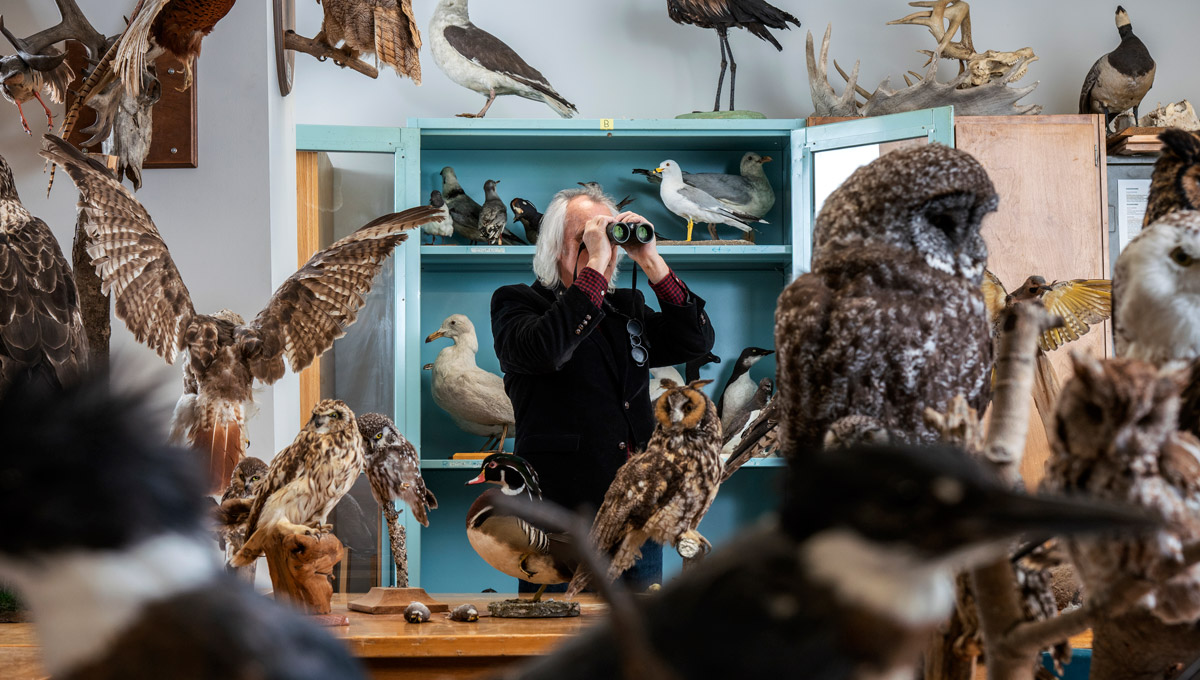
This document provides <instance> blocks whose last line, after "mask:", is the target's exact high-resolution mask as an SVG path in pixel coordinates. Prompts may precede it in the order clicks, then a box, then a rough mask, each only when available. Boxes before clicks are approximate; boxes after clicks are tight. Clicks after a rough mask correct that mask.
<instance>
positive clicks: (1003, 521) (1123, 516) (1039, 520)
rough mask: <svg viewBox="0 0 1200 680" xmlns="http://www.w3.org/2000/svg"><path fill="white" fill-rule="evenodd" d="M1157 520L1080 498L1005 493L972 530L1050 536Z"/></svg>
mask: <svg viewBox="0 0 1200 680" xmlns="http://www.w3.org/2000/svg"><path fill="white" fill-rule="evenodd" d="M1160 524H1161V519H1159V518H1157V517H1155V516H1154V515H1152V514H1149V513H1147V512H1145V511H1143V510H1142V509H1140V508H1134V507H1121V506H1119V505H1113V504H1107V503H1096V502H1092V501H1083V500H1080V499H1068V498H1054V497H1040V496H1026V495H1005V496H1004V497H1002V498H999V499H996V500H995V501H994V502H993V503H990V504H989V505H988V512H987V517H986V518H981V519H980V523H979V524H976V525H975V527H974V529H973V530H974V531H976V532H978V533H980V534H984V535H988V534H990V536H991V537H995V538H1000V537H1004V536H1013V535H1017V534H1022V533H1028V534H1034V535H1046V536H1053V535H1056V534H1064V533H1071V534H1075V533H1089V532H1097V531H1105V532H1110V531H1130V530H1133V531H1137V530H1146V529H1152V528H1154V527H1156V526H1158V525H1160Z"/></svg>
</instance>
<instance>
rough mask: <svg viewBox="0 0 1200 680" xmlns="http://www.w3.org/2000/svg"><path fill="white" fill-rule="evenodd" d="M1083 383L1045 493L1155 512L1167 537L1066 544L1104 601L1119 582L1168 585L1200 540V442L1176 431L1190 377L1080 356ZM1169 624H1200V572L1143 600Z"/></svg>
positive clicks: (1061, 423)
mask: <svg viewBox="0 0 1200 680" xmlns="http://www.w3.org/2000/svg"><path fill="white" fill-rule="evenodd" d="M1072 359H1073V360H1074V362H1075V377H1074V379H1073V380H1070V381H1069V382H1068V383H1067V385H1066V386H1065V387H1064V388H1063V392H1062V395H1061V396H1060V397H1059V401H1058V410H1057V413H1056V422H1057V425H1056V427H1055V432H1054V436H1053V437H1052V442H1051V450H1052V452H1051V456H1050V460H1049V462H1048V463H1047V465H1046V477H1045V480H1044V481H1043V482H1042V484H1043V486H1044V487H1046V488H1047V489H1050V490H1052V491H1056V492H1060V493H1069V494H1079V495H1086V496H1090V497H1094V498H1098V499H1103V500H1108V501H1115V502H1120V503H1127V504H1130V505H1136V506H1140V507H1144V508H1147V509H1148V510H1150V511H1152V512H1154V513H1156V514H1160V515H1162V516H1163V517H1164V519H1165V520H1166V528H1163V529H1160V530H1158V531H1155V532H1153V533H1150V534H1145V535H1143V536H1139V537H1136V538H1119V539H1118V538H1114V537H1111V536H1108V537H1096V538H1089V539H1083V538H1077V539H1072V540H1071V541H1070V542H1069V543H1068V547H1069V549H1070V553H1071V559H1072V561H1073V562H1074V563H1075V566H1076V569H1077V571H1078V573H1079V577H1080V580H1081V581H1082V582H1083V585H1084V587H1085V588H1086V589H1087V591H1088V592H1090V593H1091V594H1092V596H1093V597H1096V596H1099V597H1104V594H1105V593H1106V592H1107V590H1108V588H1109V587H1110V586H1111V585H1112V584H1113V583H1114V582H1116V581H1117V580H1119V579H1121V578H1123V577H1127V576H1134V577H1138V578H1141V579H1147V580H1150V581H1161V580H1162V574H1163V573H1164V570H1166V569H1169V568H1172V567H1173V566H1175V565H1177V564H1178V563H1179V561H1180V560H1181V559H1182V552H1181V551H1182V547H1183V545H1184V544H1187V543H1192V542H1195V541H1196V540H1197V539H1200V441H1198V440H1197V439H1196V438H1195V437H1193V436H1192V435H1190V434H1187V433H1180V432H1177V431H1176V424H1177V419H1178V413H1179V396H1180V390H1181V389H1182V376H1181V375H1179V374H1163V373H1160V372H1159V370H1158V369H1156V368H1155V367H1154V366H1153V365H1151V364H1149V363H1146V362H1143V361H1139V360H1137V359H1110V360H1108V361H1099V360H1097V359H1095V358H1093V357H1090V356H1087V355H1085V354H1083V353H1078V352H1077V353H1075V354H1073V355H1072ZM1144 604H1145V606H1146V607H1147V608H1148V609H1150V610H1152V611H1153V612H1154V614H1155V616H1157V617H1158V618H1159V619H1161V620H1162V621H1163V622H1164V623H1168V624H1171V623H1180V622H1184V621H1195V620H1197V618H1200V566H1193V567H1192V568H1190V569H1188V570H1187V571H1186V572H1184V573H1183V574H1180V575H1178V576H1176V577H1174V578H1172V579H1170V580H1168V581H1166V582H1165V583H1162V584H1161V585H1160V586H1159V587H1158V588H1157V589H1156V590H1155V592H1153V593H1151V594H1150V595H1148V596H1147V597H1146V599H1145V600H1144Z"/></svg>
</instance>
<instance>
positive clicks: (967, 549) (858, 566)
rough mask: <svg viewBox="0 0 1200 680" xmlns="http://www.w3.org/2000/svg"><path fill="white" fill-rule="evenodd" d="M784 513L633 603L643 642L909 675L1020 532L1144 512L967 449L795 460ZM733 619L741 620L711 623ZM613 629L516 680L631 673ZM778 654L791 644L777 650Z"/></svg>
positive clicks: (740, 670)
mask: <svg viewBox="0 0 1200 680" xmlns="http://www.w3.org/2000/svg"><path fill="white" fill-rule="evenodd" d="M789 458H802V459H804V460H805V462H806V464H805V465H804V467H803V468H797V469H795V470H793V474H791V475H790V476H789V477H788V481H787V485H788V488H787V490H786V492H785V493H783V494H782V496H783V497H784V498H785V499H786V500H785V502H784V505H783V507H782V508H781V509H780V514H779V519H778V521H776V522H772V523H770V524H760V525H759V526H757V527H755V528H752V529H749V530H747V531H745V532H743V534H742V535H741V536H739V537H738V538H737V539H735V540H734V541H733V542H732V543H730V544H729V545H727V546H723V547H722V548H721V549H719V550H717V551H716V552H714V553H713V554H711V555H709V556H708V557H707V558H706V559H705V560H704V561H703V562H701V563H700V564H699V565H697V566H696V567H695V568H693V569H689V570H686V571H684V572H683V574H681V575H680V576H679V577H678V578H676V579H674V580H672V581H671V583H669V584H667V585H666V586H665V587H663V589H662V590H661V591H660V592H659V593H657V594H656V595H655V596H654V597H651V598H645V599H644V600H642V601H641V602H639V603H638V611H639V614H640V618H641V621H642V624H643V625H644V629H643V631H644V632H643V635H644V639H646V640H647V641H648V642H649V643H650V645H649V646H651V647H652V648H653V651H654V653H655V654H656V655H657V656H658V657H659V659H660V660H661V661H662V662H663V663H664V664H665V665H666V666H668V667H669V668H670V670H672V671H674V677H677V678H794V677H803V678H828V679H830V680H833V679H839V680H841V679H846V680H849V679H856V680H864V679H867V678H875V679H879V678H911V677H913V673H912V667H913V665H914V664H915V663H916V661H917V659H919V658H920V650H922V649H923V648H925V647H926V646H927V645H928V643H929V635H930V634H931V633H932V632H933V630H934V629H935V628H936V627H937V626H938V625H939V624H941V623H942V622H943V621H944V620H945V618H946V617H947V616H948V615H949V614H950V611H951V609H952V608H953V607H954V574H955V573H956V572H957V571H958V569H960V568H964V567H969V566H974V565H978V564H983V563H985V562H986V561H987V560H990V559H995V558H997V557H999V556H1001V555H1004V554H1005V553H1006V551H1007V549H1008V547H1009V545H1010V544H1011V541H1012V540H1013V538H1014V537H1016V536H1019V535H1021V534H1023V533H1025V532H1029V533H1031V534H1034V535H1052V534H1055V533H1066V532H1087V531H1101V530H1112V531H1122V530H1125V531H1129V530H1136V529H1141V528H1143V527H1147V526H1151V525H1152V522H1151V521H1149V520H1148V519H1147V518H1146V516H1144V515H1142V514H1140V513H1139V512H1137V511H1136V510H1127V509H1123V508H1115V507H1112V506H1108V505H1101V504H1099V503H1096V502H1094V501H1087V500H1083V499H1054V498H1039V497H1036V496H1031V495H1026V494H1023V493H1014V492H1013V491H1010V490H1008V489H1006V488H1003V486H1002V485H1001V484H1000V483H999V481H998V480H997V479H996V476H995V475H994V474H993V473H992V472H991V471H988V470H984V469H982V468H981V467H980V466H979V464H978V463H976V462H975V461H973V460H972V459H971V458H969V457H968V456H966V455H965V454H963V453H962V452H960V451H951V450H947V449H918V448H902V447H886V448H883V447H875V448H866V447H861V446H860V447H855V448H852V449H846V450H839V451H827V452H820V453H817V452H813V453H811V454H810V453H808V452H806V453H803V454H795V453H791V454H789ZM714 612H721V613H725V614H731V613H736V616H737V618H738V621H739V622H740V623H739V625H737V626H733V627H729V626H714V625H712V622H713V614H714ZM620 640H621V637H620V636H619V635H616V634H614V631H613V628H612V623H611V622H605V623H603V624H600V625H597V626H596V627H594V628H591V629H589V630H588V631H586V632H585V633H583V634H582V635H580V636H579V637H577V638H576V639H573V640H571V641H569V642H567V643H566V644H564V645H562V646H561V647H559V648H558V649H556V650H555V651H554V653H553V654H551V655H549V656H547V657H543V658H541V659H539V660H538V661H537V662H536V663H534V664H531V665H530V666H529V667H527V668H526V669H525V670H523V671H522V672H521V673H518V674H516V676H515V677H517V678H520V680H557V679H559V678H563V677H568V676H569V677H571V678H579V679H581V680H601V679H608V678H618V677H628V676H627V675H625V674H624V667H623V659H624V658H625V657H626V656H627V652H628V649H627V648H623V647H622V643H621V642H620ZM779 650H787V652H786V653H780V651H779Z"/></svg>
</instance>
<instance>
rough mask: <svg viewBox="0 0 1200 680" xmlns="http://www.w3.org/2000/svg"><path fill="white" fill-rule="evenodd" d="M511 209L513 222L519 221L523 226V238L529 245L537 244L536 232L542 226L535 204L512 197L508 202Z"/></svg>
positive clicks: (540, 215)
mask: <svg viewBox="0 0 1200 680" xmlns="http://www.w3.org/2000/svg"><path fill="white" fill-rule="evenodd" d="M508 207H509V208H512V211H513V224H516V223H517V222H520V223H521V226H523V227H525V240H526V241H529V244H530V245H537V240H538V233H539V230H540V229H541V228H542V214H541V213H540V212H538V209H537V206H535V205H534V204H532V203H530V202H529V201H527V200H525V199H523V198H514V199H513V200H511V201H509V202H508Z"/></svg>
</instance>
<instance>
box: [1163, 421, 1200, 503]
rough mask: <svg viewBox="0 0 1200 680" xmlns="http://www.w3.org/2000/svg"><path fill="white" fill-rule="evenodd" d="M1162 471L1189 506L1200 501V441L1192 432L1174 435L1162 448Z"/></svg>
mask: <svg viewBox="0 0 1200 680" xmlns="http://www.w3.org/2000/svg"><path fill="white" fill-rule="evenodd" d="M1162 470H1163V476H1164V477H1166V479H1167V481H1168V482H1170V483H1171V485H1172V486H1174V487H1175V488H1177V489H1179V490H1180V491H1181V492H1183V494H1184V497H1185V498H1186V499H1188V500H1189V504H1191V503H1194V502H1195V501H1196V500H1197V499H1200V439H1197V438H1196V436H1195V435H1193V434H1192V433H1190V432H1176V433H1173V434H1172V435H1171V436H1170V437H1169V438H1168V439H1167V442H1166V444H1164V445H1163V447H1162Z"/></svg>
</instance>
